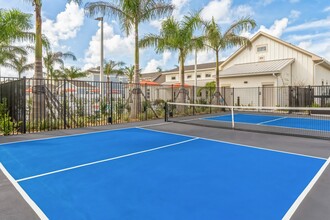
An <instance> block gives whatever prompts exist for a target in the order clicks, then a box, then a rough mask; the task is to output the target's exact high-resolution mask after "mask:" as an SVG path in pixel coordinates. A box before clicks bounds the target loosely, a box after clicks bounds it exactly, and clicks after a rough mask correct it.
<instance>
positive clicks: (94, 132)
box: [0, 127, 134, 147]
mask: <svg viewBox="0 0 330 220" xmlns="http://www.w3.org/2000/svg"><path fill="white" fill-rule="evenodd" d="M132 128H134V127H128V128H116V129H107V130H102V131H92V132H88V131H87V132H84V133H79V134H68V135H61V136H54V137H46V138H36V139H30V140H21V141H12V142H6V143H0V147H1V145H7V144H8V145H9V144H16V143H23V142H33V141H43V140H49V139H58V138H66V137H75V136H82V135H89V134H96V133H104V132H110V131H120V130H126V129H132ZM57 131H61V130H57ZM41 133H42V132H40V133H39V134H41ZM34 134H38V133H34ZM27 135H30V134H27ZM50 135H51V134H50ZM23 136H24V135H22V136H21V137H23Z"/></svg>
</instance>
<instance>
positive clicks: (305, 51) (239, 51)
mask: <svg viewBox="0 0 330 220" xmlns="http://www.w3.org/2000/svg"><path fill="white" fill-rule="evenodd" d="M262 36H263V37H266V38H268V39H270V40H273V41H275V42H277V43H279V44H282V45H284V46H286V47H289V48H291V49H293V50H295V51H298V52H300V53H303V54H305V55H307V56H309V57H311V58H312V60H313V61H314V62H319V61H322V60H323V59H322V57H320V56H317V55H315V54H313V53H311V52H309V51H307V50H304V49H302V48H300V47H298V46H295V45H293V44H290V43H288V42H285V41H283V40H281V39H279V38H276V37H274V36H272V35H270V34H267V33H265V32H262V31H260V32H258V33H257V34H256V35H255V36H254V37H252V38H251V42H252V44H253V43H254V42H256V41H257V40H258V39H259V38H260V37H262ZM246 49H247V46H242V47H240V48H239V49H238V50H237V51H236V52H235V53H233V54H232V55H231V56H230V57H228V58H227V59H226V60H225V61H224V62H223V63H222V64H221V65H220V67H223V66H225V65H226V64H228V63H229V62H230V61H232V60H233V59H234V58H235V57H237V56H238V55H239V54H241V53H242V52H243V51H244V50H246Z"/></svg>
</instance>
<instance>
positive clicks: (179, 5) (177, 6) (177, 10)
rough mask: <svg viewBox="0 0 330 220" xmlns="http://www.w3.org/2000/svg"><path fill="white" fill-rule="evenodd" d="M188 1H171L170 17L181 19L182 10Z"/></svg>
mask: <svg viewBox="0 0 330 220" xmlns="http://www.w3.org/2000/svg"><path fill="white" fill-rule="evenodd" d="M189 1H190V0H172V1H171V4H172V5H174V10H173V12H172V15H173V17H174V18H176V19H181V18H182V17H183V13H182V9H183V8H184V6H185V5H186V4H187V3H188V2H189Z"/></svg>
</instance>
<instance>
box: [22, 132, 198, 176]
mask: <svg viewBox="0 0 330 220" xmlns="http://www.w3.org/2000/svg"><path fill="white" fill-rule="evenodd" d="M197 139H199V138H192V139H189V140H185V141H180V142H176V143H173V144H167V145H164V146H160V147H156V148H152V149H148V150H143V151H138V152H134V153H130V154H125V155H121V156H117V157H111V158H107V159H104V160H98V161H94V162H90V163H85V164H81V165H77V166H73V167H68V168H64V169H60V170H55V171H51V172H47V173H43V174H38V175H35V176H30V177H26V178H22V179H19V180H16V181H17V182H22V181H26V180H30V179H35V178H38V177H42V176H48V175H51V174H55V173H61V172H65V171H68V170H74V169H78V168H81V167H86V166H91V165H94V164H98V163H104V162H108V161H112V160H117V159H121V158H125V157H131V156H134V155H138V154H143V153H147V152H151V151H156V150H160V149H163V148H168V147H172V146H175V145H179V144H183V143H187V142H191V141H194V140H197Z"/></svg>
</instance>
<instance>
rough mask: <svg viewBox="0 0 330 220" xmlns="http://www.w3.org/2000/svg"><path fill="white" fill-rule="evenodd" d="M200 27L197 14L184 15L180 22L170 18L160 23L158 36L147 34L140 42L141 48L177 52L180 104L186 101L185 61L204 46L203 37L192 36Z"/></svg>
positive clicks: (199, 19)
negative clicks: (150, 47)
mask: <svg viewBox="0 0 330 220" xmlns="http://www.w3.org/2000/svg"><path fill="white" fill-rule="evenodd" d="M201 25H202V20H201V18H200V16H199V14H198V13H197V14H190V15H186V16H184V18H183V20H182V21H177V20H175V19H174V18H173V17H170V18H169V19H167V20H165V21H164V22H163V23H162V27H161V30H160V34H159V35H155V34H149V35H147V36H145V37H144V38H143V39H141V41H140V46H141V47H147V46H155V47H156V51H157V52H164V51H165V50H172V51H178V52H179V75H180V93H179V94H180V96H179V102H182V103H183V102H185V101H186V91H185V89H184V63H185V60H186V58H187V55H188V54H189V53H191V52H193V51H194V50H195V49H201V48H203V46H204V37H203V36H197V37H196V36H194V32H195V30H196V29H198V28H199V27H201Z"/></svg>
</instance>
